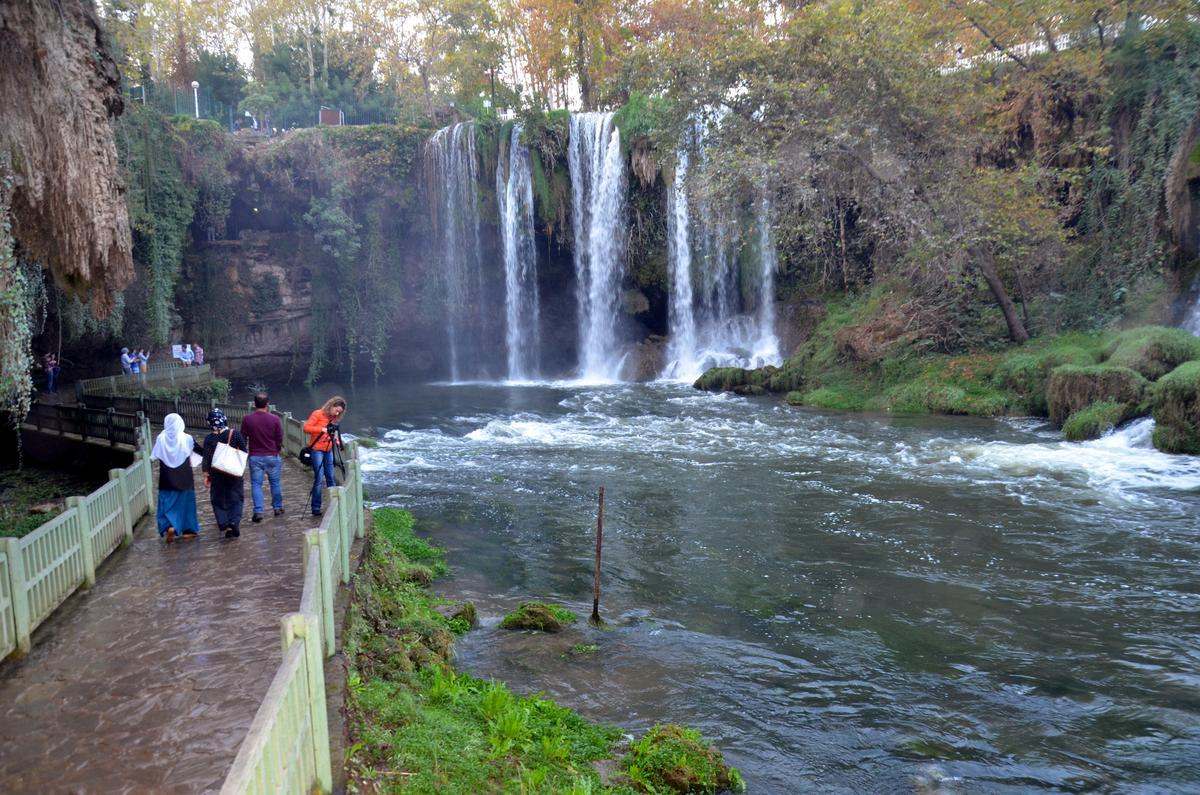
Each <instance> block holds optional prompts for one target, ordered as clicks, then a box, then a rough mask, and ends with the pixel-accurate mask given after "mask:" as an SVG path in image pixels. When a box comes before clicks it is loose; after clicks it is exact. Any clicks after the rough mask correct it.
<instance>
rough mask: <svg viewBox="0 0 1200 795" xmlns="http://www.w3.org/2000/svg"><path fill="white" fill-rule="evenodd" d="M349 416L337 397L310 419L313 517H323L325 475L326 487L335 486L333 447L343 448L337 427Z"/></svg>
mask: <svg viewBox="0 0 1200 795" xmlns="http://www.w3.org/2000/svg"><path fill="white" fill-rule="evenodd" d="M345 413H346V399H345V398H343V397H338V396H334V397H331V398H330V399H329V400H327V401H325V405H324V406H321V408H319V409H317V410H316V411H314V412H313V413H312V414H309V415H308V420H307V421H306V422H305V423H304V432H305V433H307V434H308V446H309V447H311V448H312V467H313V487H312V514H313V516H320V515H321V474H322V473H324V474H325V485H326V486H336V485H337V483H336V482H335V481H334V479H333V446H334V445H335V444H337V445H339V446H340V445H341V438H342V437H341V436H340V435H338V424H339V423H340V422H341V420H342V416H343V415H344V414H345Z"/></svg>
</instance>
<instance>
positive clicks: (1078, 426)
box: [1063, 400, 1129, 442]
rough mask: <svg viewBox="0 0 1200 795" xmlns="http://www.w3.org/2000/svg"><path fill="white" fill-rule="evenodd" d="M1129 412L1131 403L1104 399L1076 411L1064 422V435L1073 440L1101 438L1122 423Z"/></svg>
mask: <svg viewBox="0 0 1200 795" xmlns="http://www.w3.org/2000/svg"><path fill="white" fill-rule="evenodd" d="M1128 413H1129V404H1127V403H1118V402H1116V401H1114V400H1102V401H1100V402H1098V403H1093V404H1091V405H1090V406H1087V407H1086V408H1082V409H1080V410H1079V411H1076V412H1074V413H1073V414H1071V416H1069V417H1067V421H1066V422H1064V423H1063V436H1064V437H1066V439H1068V440H1069V441H1072V442H1081V441H1084V440H1085V439H1099V438H1100V437H1101V436H1103V435H1104V434H1106V433H1108V432H1109V431H1111V430H1112V429H1113V428H1115V427H1117V426H1118V425H1120V424H1121V423H1122V422H1123V421H1124V420H1125V418H1126V416H1127V415H1128Z"/></svg>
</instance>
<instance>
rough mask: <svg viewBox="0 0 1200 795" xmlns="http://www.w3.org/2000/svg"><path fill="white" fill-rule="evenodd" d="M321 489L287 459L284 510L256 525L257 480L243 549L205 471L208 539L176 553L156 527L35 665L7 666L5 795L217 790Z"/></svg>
mask: <svg viewBox="0 0 1200 795" xmlns="http://www.w3.org/2000/svg"><path fill="white" fill-rule="evenodd" d="M156 482H157V476H156ZM310 483H311V480H310V479H309V475H308V473H307V472H306V471H304V470H302V469H301V468H300V467H299V466H298V465H296V464H293V463H290V462H289V463H288V464H285V466H284V507H285V509H286V510H287V513H285V514H284V515H283V516H280V517H278V518H274V517H272V516H271V515H270V512H269V510H268V513H267V514H266V516H265V518H264V520H263V522H262V523H261V524H253V523H251V521H250V515H251V505H250V484H249V478H247V483H246V486H245V488H246V513H245V518H244V519H243V524H242V535H241V538H239V539H236V540H224V539H223V538H222V537H221V534H220V533H218V531H217V530H216V527H215V522H214V519H213V515H212V510H211V508H210V507H209V503H208V493H207V490H206V489H204V488H203V482H202V479H201V478H200V476H199V471H197V486H198V487H199V488H198V490H197V492H196V500H197V508H198V511H199V516H200V524H201V527H202V528H203V529H202V531H201V533H200V536H199V538H197V539H194V540H191V541H183V540H179V541H176V542H175V543H174V544H170V545H168V544H164V543H163V542H162V541H161V540H160V539H159V537H158V533H157V531H156V529H155V525H154V519H153V517H147V518H145V519H143V520H142V522H141V523H140V524H139V525H138V528H137V531H136V533H135V536H134V542H133V544H132V546H130V547H129V548H128V549H124V550H118V551H117V552H116V553H115V554H114V555H113V556H112V557H111V558H109V560H108V561H106V562H105V563H104V564H103V565H102V566H101V567H100V570H99V572H98V573H97V581H96V586H95V587H94V588H92V590H91V591H89V592H83V593H79V594H76V595H75V596H74V597H72V598H71V599H69V600H68V601H67V603H66V604H65V605H63V606H62V607H61V608H59V611H58V612H57V613H56V614H55V615H54V616H53V617H51V619H50V620H49V621H47V622H46V624H44V625H43V626H42V627H40V628H39V629H38V630H37V631H36V632H35V633H34V639H33V650H32V652H31V653H30V654H29V656H28V657H27V658H25V659H24V660H19V661H9V662H7V663H4V664H2V665H0V792H51V791H53V792H148V791H154V792H199V791H206V790H214V789H217V788H219V787H220V784H221V781H222V780H223V779H224V777H225V774H226V772H227V771H228V770H229V766H230V765H231V764H232V762H233V757H234V755H235V754H236V753H237V749H238V745H239V744H240V743H241V741H242V739H243V738H244V737H245V735H246V731H247V730H248V729H249V727H250V722H251V721H252V720H253V718H254V713H255V711H256V710H257V709H258V705H259V703H260V702H261V701H262V697H263V695H265V693H266V691H267V687H268V686H269V684H270V682H271V678H272V676H273V675H274V673H275V669H276V667H277V666H278V664H279V661H280V637H279V620H280V617H281V616H282V615H283V614H284V613H287V612H290V611H293V610H295V609H296V608H297V607H298V606H299V603H300V589H301V585H302V576H301V559H302V546H301V545H302V533H303V531H304V530H306V529H308V528H310V527H314V526H316V524H317V522H318V521H319V520H318V519H316V518H314V517H313V516H312V515H311V513H309V512H308V511H307V510H306V509H307V502H308V488H309V484H310ZM268 502H269V495H268Z"/></svg>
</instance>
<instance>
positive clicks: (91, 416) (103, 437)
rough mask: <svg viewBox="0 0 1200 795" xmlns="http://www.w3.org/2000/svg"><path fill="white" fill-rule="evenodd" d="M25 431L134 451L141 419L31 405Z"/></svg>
mask: <svg viewBox="0 0 1200 795" xmlns="http://www.w3.org/2000/svg"><path fill="white" fill-rule="evenodd" d="M22 425H23V426H24V427H28V428H32V429H34V430H38V431H50V432H53V433H58V434H64V435H66V434H72V435H75V436H78V437H79V439H80V441H83V442H86V441H89V440H94V441H98V442H107V443H108V444H110V445H113V446H116V445H118V444H124V445H129V446H130V447H136V446H137V445H138V433H139V432H140V430H141V426H142V418H141V417H138V416H137V412H136V411H129V412H123V411H117V410H116V409H114V408H112V407H107V408H99V407H94V408H90V407H87V406H60V405H56V404H51V403H40V402H39V403H34V404H33V405H32V406H31V407H30V409H29V413H28V414H27V415H25V420H24V422H23V423H22Z"/></svg>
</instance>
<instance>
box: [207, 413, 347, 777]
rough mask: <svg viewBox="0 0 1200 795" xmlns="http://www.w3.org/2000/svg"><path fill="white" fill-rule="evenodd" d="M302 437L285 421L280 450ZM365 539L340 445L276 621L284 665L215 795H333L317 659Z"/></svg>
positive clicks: (330, 637)
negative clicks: (294, 605) (335, 476)
mask: <svg viewBox="0 0 1200 795" xmlns="http://www.w3.org/2000/svg"><path fill="white" fill-rule="evenodd" d="M303 444H304V433H303V429H302V428H301V425H300V423H299V421H297V420H295V419H293V418H292V417H291V415H285V416H284V450H285V452H286V453H287V454H289V455H295V454H297V453H299V451H300V448H301V447H302V446H303ZM364 531H365V524H364V517H363V491H362V473H361V470H360V469H359V460H358V449H357V445H356V444H355V443H354V442H350V443H348V444H347V445H346V473H345V477H344V479H343V480H342V485H340V486H336V487H334V488H332V489H330V501H329V507H328V509H327V510H326V512H325V516H324V518H323V519H322V520H321V525H320V527H318V528H317V529H316V530H310V531H308V532H307V533H305V534H304V570H303V571H304V588H303V591H302V594H301V597H300V605H299V611H298V612H295V613H288V614H287V615H285V616H283V617H282V620H281V632H282V636H283V661H282V663H281V664H280V666H279V668H278V670H277V671H276V672H275V677H274V679H272V681H271V686H270V688H268V690H267V695H266V697H265V698H264V699H263V702H262V704H261V705H260V706H259V708H258V712H257V713H256V714H255V716H254V722H253V723H252V724H251V726H250V731H249V733H248V734H247V735H246V739H245V740H243V741H242V745H241V747H240V748H239V749H238V753H237V757H236V758H235V759H234V762H233V767H232V768H230V771H229V775H228V776H226V778H225V783H224V785H223V786H222V787H221V792H222V793H227V794H228V795H233V794H234V793H236V794H237V795H241V793H279V792H289V793H308V792H313V791H320V792H331V791H332V790H333V763H332V758H331V751H330V746H329V725H328V720H327V714H326V707H325V669H324V662H323V659H324V658H325V657H330V656H332V655H333V654H334V652H335V651H336V649H337V647H336V639H335V636H334V611H333V605H334V597H335V596H336V593H337V588H338V583H339V581H340V582H341V583H342V584H346V583H348V582H349V581H350V574H351V572H350V547H351V545H352V544H353V543H354V539H355V538H362V536H363V533H364Z"/></svg>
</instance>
